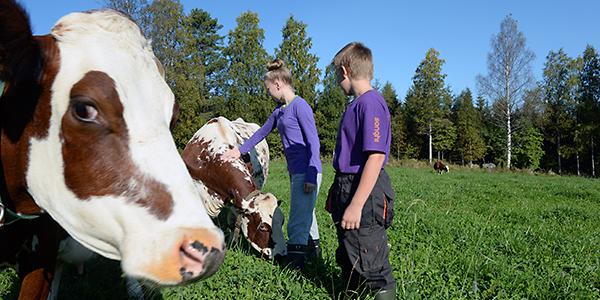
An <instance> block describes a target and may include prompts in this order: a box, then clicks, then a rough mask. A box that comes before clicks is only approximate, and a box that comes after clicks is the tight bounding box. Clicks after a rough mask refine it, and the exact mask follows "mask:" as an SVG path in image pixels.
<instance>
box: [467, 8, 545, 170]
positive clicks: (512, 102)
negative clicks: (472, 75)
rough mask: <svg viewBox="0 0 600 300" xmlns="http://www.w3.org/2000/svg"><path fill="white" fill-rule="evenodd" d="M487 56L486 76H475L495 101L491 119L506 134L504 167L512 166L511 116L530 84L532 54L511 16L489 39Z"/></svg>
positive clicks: (481, 88)
mask: <svg viewBox="0 0 600 300" xmlns="http://www.w3.org/2000/svg"><path fill="white" fill-rule="evenodd" d="M491 47H492V50H491V51H490V53H488V58H487V64H488V74H487V75H486V76H482V75H479V76H477V83H478V86H479V90H480V92H481V93H482V94H483V95H486V96H488V97H489V98H490V99H492V100H493V101H494V105H493V106H492V108H493V109H494V113H493V116H494V118H495V121H496V124H497V125H498V126H502V127H504V132H505V133H506V135H505V136H506V146H505V149H506V167H507V168H510V167H511V155H512V137H513V134H514V131H515V128H514V121H515V120H514V117H515V114H516V111H517V109H518V108H519V106H520V104H521V101H522V96H523V93H524V92H525V90H527V88H528V87H529V85H530V84H531V83H532V81H533V75H532V74H531V62H532V61H533V59H534V58H535V55H534V54H533V52H532V51H531V50H529V49H527V47H526V45H525V35H524V34H523V33H522V32H520V31H519V30H518V29H517V21H516V20H515V19H513V18H512V16H510V15H509V16H507V17H506V18H504V20H503V21H502V23H501V24H500V33H499V34H498V35H494V36H492V41H491Z"/></svg>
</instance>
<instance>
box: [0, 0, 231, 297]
mask: <svg viewBox="0 0 600 300" xmlns="http://www.w3.org/2000/svg"><path fill="white" fill-rule="evenodd" d="M163 74H164V73H163V70H162V66H161V65H160V62H158V60H157V59H156V57H155V56H154V54H153V52H152V47H151V45H150V43H149V42H148V41H147V40H146V39H145V38H144V36H143V35H142V33H141V31H140V28H139V27H138V26H137V25H136V24H135V23H134V22H133V21H131V20H130V19H129V18H128V17H127V16H125V15H123V14H122V13H119V12H116V11H113V10H96V11H90V12H85V13H73V14H69V15H67V16H65V17H63V18H61V19H60V20H59V21H58V22H57V23H56V25H55V26H54V27H53V28H52V32H51V33H50V34H48V35H43V36H33V35H32V32H31V27H30V25H29V21H28V17H27V14H26V13H25V11H24V9H23V8H22V7H21V6H20V5H18V4H17V3H16V2H15V1H14V0H0V81H2V82H3V84H0V86H3V88H2V89H1V90H0V114H1V116H0V126H1V127H0V198H1V201H2V204H3V205H2V206H0V217H2V219H3V221H0V223H2V222H3V223H4V225H3V226H0V264H2V263H9V264H16V265H17V267H18V273H19V277H20V279H21V291H20V295H19V298H20V299H46V297H47V295H48V293H49V289H50V284H51V282H52V280H53V275H54V271H55V265H56V258H57V256H58V255H59V254H60V253H59V243H60V240H62V239H63V238H64V237H66V236H67V233H68V234H69V235H71V236H72V237H73V238H74V239H75V240H76V241H77V242H79V243H81V244H82V245H84V246H85V247H86V248H88V249H91V250H93V251H94V252H96V253H99V254H100V255H102V256H105V257H107V258H111V259H115V260H120V261H121V267H122V269H123V271H124V273H125V274H126V275H127V276H131V277H134V278H139V279H143V280H144V281H147V282H152V283H155V284H158V285H176V284H182V283H186V282H190V281H193V280H194V279H200V278H206V277H208V276H210V275H211V274H213V273H214V272H215V271H216V270H217V268H218V267H219V266H220V265H221V263H222V262H223V259H224V255H225V249H224V238H223V232H222V231H221V230H220V229H219V228H217V227H216V226H215V225H214V223H213V222H212V220H211V219H210V218H209V216H208V214H207V213H206V209H205V208H204V206H203V205H202V199H201V198H202V196H201V195H200V193H198V191H197V190H196V188H195V187H194V183H193V180H192V178H191V176H190V175H189V173H188V171H187V170H186V168H185V164H184V163H183V161H182V159H181V157H180V155H179V153H178V152H177V148H176V146H175V143H174V141H173V138H172V135H171V132H170V130H169V124H170V121H171V120H172V118H173V111H174V107H175V98H174V96H173V93H172V92H171V90H170V88H169V86H168V85H167V83H166V82H165V79H164V76H163ZM34 241H35V242H34ZM32 244H35V245H36V246H35V247H32ZM72 244H78V243H72Z"/></svg>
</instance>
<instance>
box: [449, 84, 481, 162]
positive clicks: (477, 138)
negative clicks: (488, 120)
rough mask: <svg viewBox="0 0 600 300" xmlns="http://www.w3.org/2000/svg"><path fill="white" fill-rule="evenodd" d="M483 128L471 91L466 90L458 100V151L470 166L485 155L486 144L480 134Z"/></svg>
mask: <svg viewBox="0 0 600 300" xmlns="http://www.w3.org/2000/svg"><path fill="white" fill-rule="evenodd" d="M481 126H482V122H481V117H480V116H479V113H478V112H477V110H476V109H475V107H473V96H472V95H471V91H470V90H469V89H466V90H464V91H463V92H462V93H461V94H460V95H459V96H458V98H457V108H456V132H457V137H456V150H457V151H458V152H459V153H460V155H461V158H462V159H463V161H468V162H469V165H472V164H473V161H474V160H479V159H481V158H483V155H484V154H485V143H484V141H483V138H482V137H481V134H480V128H481Z"/></svg>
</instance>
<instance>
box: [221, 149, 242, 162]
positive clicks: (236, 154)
mask: <svg viewBox="0 0 600 300" xmlns="http://www.w3.org/2000/svg"><path fill="white" fill-rule="evenodd" d="M241 155H242V154H241V153H240V149H239V148H238V147H235V148H233V149H230V150H227V151H225V153H223V154H222V155H221V160H222V161H234V160H236V159H238V158H240V156H241Z"/></svg>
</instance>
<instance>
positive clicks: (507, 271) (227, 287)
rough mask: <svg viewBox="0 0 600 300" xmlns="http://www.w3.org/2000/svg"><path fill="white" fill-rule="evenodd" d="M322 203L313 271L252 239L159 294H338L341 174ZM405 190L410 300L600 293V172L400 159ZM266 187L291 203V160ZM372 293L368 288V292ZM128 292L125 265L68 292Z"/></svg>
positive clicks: (401, 221) (105, 269)
mask: <svg viewBox="0 0 600 300" xmlns="http://www.w3.org/2000/svg"><path fill="white" fill-rule="evenodd" d="M328 165H329V164H327V166H325V167H326V168H325V174H324V176H323V186H322V190H321V193H320V194H319V201H318V203H317V218H318V221H319V227H320V231H321V240H322V242H321V243H322V245H323V255H324V260H323V262H322V263H320V264H319V263H317V264H315V265H313V266H311V268H309V269H308V270H307V271H306V272H304V273H300V272H297V271H291V270H287V269H282V268H280V267H279V266H277V265H274V264H272V263H271V262H269V261H265V260H263V259H261V258H258V257H256V256H255V255H253V254H252V251H251V250H248V249H247V248H246V247H243V246H235V247H233V248H232V249H230V250H229V251H228V253H227V256H226V259H225V263H224V264H223V266H222V267H221V268H220V270H219V271H218V272H217V273H216V274H215V275H214V276H213V277H211V278H209V279H207V280H205V281H202V282H199V283H196V284H193V285H190V286H186V287H178V288H167V289H161V290H154V291H151V292H150V293H151V294H152V295H154V296H155V298H159V299H160V298H163V299H327V298H337V297H338V296H339V294H340V292H342V291H343V290H344V282H342V281H341V280H340V278H339V269H338V268H337V266H336V265H335V260H334V253H335V248H336V247H337V242H336V238H335V230H334V227H333V224H332V222H331V219H330V217H329V215H328V214H327V213H326V212H325V211H324V209H323V207H324V199H325V196H326V194H327V189H328V187H329V185H330V184H331V180H332V170H331V168H330V167H329V166H328ZM387 170H388V173H389V174H390V176H391V177H392V180H393V184H394V189H395V191H396V197H397V200H396V206H395V209H394V211H395V214H396V216H395V219H394V224H393V226H392V227H391V228H390V229H389V230H388V233H389V236H390V244H391V245H392V249H391V257H390V260H391V262H392V266H393V269H394V276H395V277H396V280H397V282H398V290H397V292H398V297H399V298H401V299H463V298H465V299H515V298H519V299H521V298H527V299H599V298H600V228H599V226H600V182H598V180H596V179H586V178H578V177H559V176H534V175H527V174H515V173H486V172H480V171H470V170H460V171H454V170H453V171H451V173H449V174H444V175H441V176H440V175H437V174H434V173H433V172H432V171H431V170H430V169H429V168H427V169H409V168H403V167H400V168H398V167H390V168H388V169H387ZM266 190H267V191H270V192H273V193H274V194H275V195H277V196H278V198H279V199H280V200H282V203H283V206H284V208H283V210H284V212H287V210H288V207H289V179H288V176H287V172H286V169H285V165H284V164H283V163H281V162H274V163H273V164H272V167H271V176H270V178H269V180H268V182H267V186H266ZM17 285H18V284H17V283H16V277H15V272H14V270H13V269H12V268H4V269H2V270H0V298H6V299H13V298H14V297H15V292H14V291H15V290H16V288H17ZM363 296H364V297H366V295H363ZM124 297H126V289H125V287H124V284H123V279H122V278H121V277H120V272H119V267H118V264H117V263H116V262H111V261H107V260H96V261H93V262H90V263H88V265H87V273H86V274H84V275H83V278H81V277H79V276H77V275H75V273H74V272H73V270H70V271H69V270H67V272H66V274H65V277H64V278H63V281H62V284H61V294H60V298H61V299H93V298H102V299H105V298H112V299H121V298H124Z"/></svg>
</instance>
